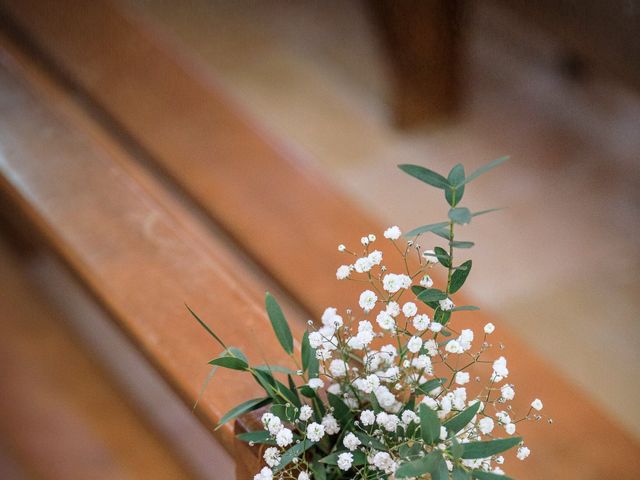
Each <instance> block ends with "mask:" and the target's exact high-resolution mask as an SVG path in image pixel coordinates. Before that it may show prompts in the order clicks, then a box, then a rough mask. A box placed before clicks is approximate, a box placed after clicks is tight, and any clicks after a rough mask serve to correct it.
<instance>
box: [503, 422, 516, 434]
mask: <svg viewBox="0 0 640 480" xmlns="http://www.w3.org/2000/svg"><path fill="white" fill-rule="evenodd" d="M504 431H505V432H507V433H508V434H509V435H513V434H514V433H516V424H515V423H508V424H506V425H505V426H504Z"/></svg>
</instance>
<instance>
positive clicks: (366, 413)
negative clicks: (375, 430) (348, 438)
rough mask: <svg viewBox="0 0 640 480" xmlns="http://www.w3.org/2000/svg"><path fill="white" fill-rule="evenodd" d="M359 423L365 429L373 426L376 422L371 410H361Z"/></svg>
mask: <svg viewBox="0 0 640 480" xmlns="http://www.w3.org/2000/svg"><path fill="white" fill-rule="evenodd" d="M360 421H361V422H362V424H363V425H364V426H365V427H368V426H370V425H373V424H374V423H375V421H376V414H375V413H373V410H363V411H362V412H360Z"/></svg>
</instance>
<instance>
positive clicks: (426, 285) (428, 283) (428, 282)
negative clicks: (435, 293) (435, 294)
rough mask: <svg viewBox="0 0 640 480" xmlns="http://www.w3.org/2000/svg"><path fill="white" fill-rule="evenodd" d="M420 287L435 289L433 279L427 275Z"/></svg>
mask: <svg viewBox="0 0 640 480" xmlns="http://www.w3.org/2000/svg"><path fill="white" fill-rule="evenodd" d="M420 285H421V286H422V287H424V288H431V287H433V280H432V279H431V277H430V276H429V275H425V276H424V277H422V279H421V280H420Z"/></svg>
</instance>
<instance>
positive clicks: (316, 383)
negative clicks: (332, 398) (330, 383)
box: [307, 378, 324, 390]
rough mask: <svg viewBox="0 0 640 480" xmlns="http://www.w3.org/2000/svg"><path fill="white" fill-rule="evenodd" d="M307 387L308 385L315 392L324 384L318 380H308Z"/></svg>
mask: <svg viewBox="0 0 640 480" xmlns="http://www.w3.org/2000/svg"><path fill="white" fill-rule="evenodd" d="M307 385H309V387H311V388H312V389H313V390H317V389H319V388H322V387H324V382H323V381H322V380H321V379H320V378H310V379H309V383H308V384H307Z"/></svg>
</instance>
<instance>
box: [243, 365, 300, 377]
mask: <svg viewBox="0 0 640 480" xmlns="http://www.w3.org/2000/svg"><path fill="white" fill-rule="evenodd" d="M251 368H253V369H254V370H261V371H263V372H267V373H273V372H276V373H286V374H287V375H296V374H297V372H296V371H295V370H292V369H290V368H287V367H281V366H280V365H258V366H256V367H251Z"/></svg>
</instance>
